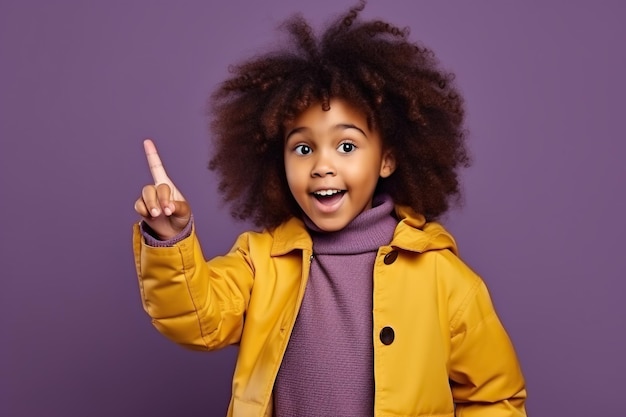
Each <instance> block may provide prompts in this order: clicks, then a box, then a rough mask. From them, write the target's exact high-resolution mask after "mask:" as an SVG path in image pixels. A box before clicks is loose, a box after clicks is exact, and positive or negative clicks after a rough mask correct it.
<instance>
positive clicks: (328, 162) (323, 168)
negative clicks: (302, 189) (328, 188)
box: [311, 152, 337, 178]
mask: <svg viewBox="0 0 626 417" xmlns="http://www.w3.org/2000/svg"><path fill="white" fill-rule="evenodd" d="M336 174H337V171H336V170H335V166H334V164H333V162H332V159H331V158H330V157H329V156H328V155H324V154H322V153H321V152H320V153H318V157H317V159H316V160H315V164H314V165H313V169H312V170H311V177H319V178H322V177H325V176H327V175H329V176H333V177H334V176H335V175H336Z"/></svg>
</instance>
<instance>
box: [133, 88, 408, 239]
mask: <svg viewBox="0 0 626 417" xmlns="http://www.w3.org/2000/svg"><path fill="white" fill-rule="evenodd" d="M285 128H286V129H285V131H286V132H287V135H286V137H285V147H284V158H285V173H286V176H287V182H288V184H289V189H290V190H291V193H292V194H293V196H294V198H295V199H296V201H297V202H298V204H299V205H300V207H301V208H302V211H303V212H304V213H305V214H306V215H307V216H308V217H309V218H310V219H311V220H312V221H313V222H314V223H315V224H316V225H317V227H319V228H320V229H322V230H324V231H328V232H333V231H337V230H341V229H343V228H344V227H345V226H346V225H347V224H348V223H350V222H351V221H352V220H353V219H354V218H355V217H357V216H358V215H359V214H360V213H362V212H363V211H364V210H367V209H369V208H371V207H372V198H373V196H374V190H375V188H376V184H377V183H378V179H379V178H386V177H388V176H389V175H391V174H392V173H393V172H394V170H395V167H396V162H395V158H394V157H393V155H392V154H391V152H389V151H385V150H384V146H383V141H382V138H381V137H380V134H379V132H378V131H376V130H372V129H370V127H369V126H368V123H367V118H366V117H365V115H364V114H363V113H361V112H360V111H359V110H358V109H356V108H355V107H354V106H351V105H350V104H349V103H347V102H346V101H344V100H340V99H333V100H331V102H330V110H328V111H323V110H322V106H321V104H320V103H315V104H313V105H312V106H310V107H309V108H308V109H306V110H305V111H303V112H302V113H301V114H300V115H299V116H298V117H297V118H296V119H294V120H293V122H292V123H289V124H288V125H286V126H285ZM144 151H145V154H146V159H147V161H148V166H149V168H150V173H151V174H152V179H153V181H154V184H148V185H146V186H144V187H143V189H142V190H141V196H140V197H139V198H138V199H137V200H136V201H135V211H136V212H137V213H138V214H139V215H140V216H141V217H142V218H143V220H144V221H145V222H146V223H147V224H148V226H150V228H152V230H153V231H154V233H155V234H156V235H157V236H158V237H159V238H160V239H162V240H167V239H171V238H172V237H174V236H176V235H177V234H178V233H180V232H181V231H182V230H183V229H184V228H185V226H186V225H187V223H189V220H190V219H191V209H190V207H189V204H188V203H187V201H186V200H185V198H184V197H183V195H182V193H181V192H180V191H179V190H178V188H177V187H176V186H175V185H174V183H173V182H172V180H171V179H170V178H169V176H168V175H167V172H166V171H165V168H164V166H163V163H162V162H161V158H160V157H159V154H158V152H157V149H156V146H155V145H154V143H153V142H152V140H150V139H146V140H145V141H144ZM337 190H339V191H340V193H336V191H337ZM316 193H317V194H329V193H330V194H333V193H336V195H335V196H334V197H332V198H327V199H323V198H322V199H319V198H316V197H315V194H316ZM320 200H325V202H321V201H320Z"/></svg>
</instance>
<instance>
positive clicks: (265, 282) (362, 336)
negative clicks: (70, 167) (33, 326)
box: [134, 3, 526, 417]
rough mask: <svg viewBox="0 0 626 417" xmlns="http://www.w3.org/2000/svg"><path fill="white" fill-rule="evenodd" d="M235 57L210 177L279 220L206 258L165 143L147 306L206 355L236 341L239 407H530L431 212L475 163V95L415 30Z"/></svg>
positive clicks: (153, 201)
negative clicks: (416, 38) (468, 131)
mask: <svg viewBox="0 0 626 417" xmlns="http://www.w3.org/2000/svg"><path fill="white" fill-rule="evenodd" d="M362 8H363V4H362V3H361V4H360V5H359V6H358V7H355V8H353V9H351V10H350V11H349V12H348V13H347V14H346V15H345V16H343V17H341V18H340V19H338V20H336V21H335V22H334V23H333V24H331V25H330V26H329V27H328V28H327V29H326V30H325V31H324V32H323V34H322V35H321V37H320V38H317V37H315V36H314V34H313V31H312V30H311V28H310V27H309V26H308V24H307V23H306V22H305V21H304V20H303V19H302V18H300V17H295V18H292V19H290V20H288V21H287V22H286V24H285V28H286V29H287V30H288V32H289V33H290V35H291V39H292V43H291V44H290V45H288V46H286V47H284V49H282V50H278V51H275V52H272V53H268V54H265V55H263V56H257V57H254V58H253V59H251V60H249V61H247V62H245V63H243V64H242V65H239V66H237V67H236V68H235V69H234V70H233V71H234V72H235V76H234V77H233V78H231V79H229V80H227V81H226V82H224V83H223V84H222V85H221V87H220V88H219V89H218V90H217V92H216V93H215V94H214V95H213V101H212V104H213V111H214V112H213V114H214V119H213V122H212V127H213V130H214V133H215V141H216V149H215V154H214V157H213V159H212V160H211V163H210V168H211V169H213V170H215V171H217V173H218V174H220V175H221V183H220V187H219V188H220V191H221V192H222V193H223V195H224V198H225V200H226V201H228V202H231V203H232V204H233V214H234V215H235V216H236V217H237V218H241V219H251V220H253V221H254V222H255V223H256V224H257V225H258V226H262V227H263V230H264V231H262V232H260V233H256V232H248V233H244V234H242V235H241V236H239V238H238V239H237V241H236V243H235V245H234V246H233V248H232V250H231V251H230V252H229V253H228V254H226V255H225V256H221V257H217V258H215V259H212V260H209V261H206V260H205V258H204V257H203V254H202V251H201V248H200V244H199V242H198V239H197V237H196V235H195V233H194V224H193V218H192V215H191V210H190V208H189V205H188V204H187V202H186V201H185V199H184V198H183V196H182V194H181V193H180V192H179V190H178V189H177V188H176V187H175V186H174V184H173V183H172V181H171V180H170V179H169V178H168V176H167V174H166V172H165V170H164V168H163V166H162V164H161V161H160V159H159V156H158V154H157V152H156V148H155V147H154V144H153V143H152V142H151V141H149V140H147V141H146V142H145V150H146V155H147V158H148V162H149V165H150V170H151V172H152V175H153V178H154V185H148V186H146V187H144V188H143V191H142V194H141V197H140V198H139V199H138V200H137V202H136V204H135V209H136V211H137V212H138V213H139V214H140V215H141V216H142V217H143V221H142V222H141V223H140V224H139V225H137V226H136V227H135V233H134V250H135V259H136V266H137V274H138V276H139V285H140V288H141V294H142V299H143V304H144V308H145V310H146V311H147V312H148V314H149V315H150V316H151V317H152V319H153V323H154V325H155V326H156V327H157V329H158V330H159V331H161V332H162V333H163V334H164V335H166V336H167V337H169V338H171V339H172V340H174V341H175V342H177V343H180V344H182V345H185V346H188V347H191V348H195V349H204V350H213V349H219V348H222V347H224V346H227V345H231V344H239V356H238V359H237V365H236V369H235V373H234V378H233V386H232V398H231V402H230V406H229V410H228V415H229V416H244V417H248V416H277V417H283V416H359V417H362V416H368V415H369V416H372V415H374V416H438V417H444V416H446V417H451V416H455V415H456V416H465V417H472V416H473V417H488V416H494V417H495V416H498V417H504V416H524V415H525V411H524V401H525V397H526V392H525V385H524V379H523V376H522V374H521V371H520V368H519V365H518V362H517V359H516V355H515V353H514V350H513V347H512V346H511V342H510V340H509V338H508V336H507V334H506V332H505V330H504V329H503V327H502V325H501V323H500V321H499V320H498V317H497V315H496V313H495V311H494V309H493V306H492V304H491V301H490V298H489V294H488V292H487V289H486V288H485V285H484V283H483V282H482V280H481V279H480V278H479V277H478V276H477V275H476V274H475V273H474V272H472V270H470V269H469V268H468V267H467V266H466V265H465V264H464V263H463V262H462V261H461V260H460V259H459V258H458V257H457V249H456V246H455V243H454V240H453V238H452V237H451V236H450V234H449V233H448V232H446V230H445V229H444V228H443V227H442V226H441V225H439V224H438V223H436V222H434V220H435V219H436V218H437V217H438V216H439V215H441V214H442V213H444V212H445V211H446V210H447V209H448V206H449V203H450V201H451V199H452V198H454V197H458V195H459V179H458V173H457V171H458V168H459V167H461V166H464V165H467V164H468V157H467V154H466V149H465V145H464V135H463V105H462V99H461V97H460V96H459V94H458V93H457V91H456V90H455V89H454V87H453V86H452V85H451V80H452V76H451V75H450V74H447V73H444V72H442V71H441V70H440V69H439V68H438V66H437V63H436V61H435V59H434V57H433V54H432V53H431V52H430V51H429V50H428V49H425V48H423V47H421V46H420V45H417V44H414V43H411V42H409V41H408V40H407V36H408V32H407V31H406V30H401V29H398V28H396V27H394V26H392V25H390V24H388V23H385V22H381V21H360V20H359V19H358V13H359V12H360V11H361V10H362Z"/></svg>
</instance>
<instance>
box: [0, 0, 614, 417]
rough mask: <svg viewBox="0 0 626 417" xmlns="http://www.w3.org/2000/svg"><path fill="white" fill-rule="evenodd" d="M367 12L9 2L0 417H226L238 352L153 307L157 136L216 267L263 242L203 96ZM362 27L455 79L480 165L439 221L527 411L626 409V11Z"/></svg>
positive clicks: (579, 5) (441, 5)
mask: <svg viewBox="0 0 626 417" xmlns="http://www.w3.org/2000/svg"><path fill="white" fill-rule="evenodd" d="M353 4H354V2H353V1H346V0H332V1H331V0H317V1H314V2H313V1H309V2H307V1H302V0H297V1H296V0H290V1H288V0H265V1H262V2H254V1H244V0H232V1H228V2H226V1H208V0H205V1H199V0H198V1H187V0H180V1H176V2H175V1H165V0H154V1H153V0H126V1H122V0H110V1H87V2H86V1H78V0H75V1H71V0H57V1H46V0H30V1H29V0H24V1H19V0H2V1H0V173H1V176H0V194H1V196H0V220H1V221H2V225H1V226H0V245H1V247H0V260H1V263H0V329H1V330H2V333H1V335H0V416H3V417H40V416H49V417H57V416H58V417H61V416H62V417H70V416H76V417H78V416H91V417H99V416H103V417H104V416H107V417H108V416H148V415H150V416H221V415H224V413H225V411H226V408H227V405H228V400H229V393H230V384H231V376H232V370H233V366H234V361H235V357H236V354H237V350H236V348H235V347H233V348H228V349H226V350H223V351H220V352H213V353H198V352H191V351H187V350H185V349H184V348H181V347H179V346H176V345H174V344H173V343H171V342H169V341H168V340H166V339H165V338H164V337H162V336H161V335H159V334H158V333H157V332H156V330H154V329H153V328H152V326H151V324H150V321H149V318H148V317H147V315H145V313H144V312H143V310H142V308H141V303H140V298H139V291H138V287H137V283H136V276H135V271H134V265H133V259H132V252H131V239H130V237H131V225H132V224H133V223H134V222H135V221H137V216H136V214H135V213H134V211H133V208H132V207H133V202H134V200H135V199H136V198H137V197H138V195H139V192H140V190H141V187H142V186H143V185H144V184H146V183H148V182H149V181H150V176H149V172H148V170H147V166H146V162H145V160H144V157H143V154H142V146H141V142H142V140H143V138H145V137H153V138H154V139H155V141H156V143H157V145H158V147H159V150H160V152H161V155H162V158H163V160H164V163H165V165H166V167H167V168H168V171H169V173H170V175H171V176H172V178H173V179H174V181H176V183H177V185H178V186H179V187H180V188H181V190H182V191H183V192H184V193H185V195H186V197H187V198H188V199H189V201H190V202H191V204H192V207H193V209H194V212H195V215H196V220H197V229H198V232H199V235H200V238H201V240H202V244H203V248H204V251H205V255H206V256H207V257H211V256H214V255H217V254H221V253H223V252H225V251H227V250H228V249H229V248H230V246H231V245H232V243H233V242H234V240H235V237H236V235H237V234H238V233H239V232H241V231H243V230H245V229H246V228H248V227H249V225H246V224H242V223H235V222H233V221H232V220H231V218H230V216H229V214H228V207H225V206H224V205H222V204H221V203H220V198H219V195H218V194H217V193H216V187H215V177H214V176H213V174H212V173H211V172H209V171H208V170H207V169H206V166H207V161H208V159H209V140H210V135H209V132H208V128H207V117H206V99H207V96H208V95H209V94H210V92H211V91H212V90H213V89H214V88H215V86H216V85H217V84H218V83H219V82H220V81H221V80H223V79H224V77H225V76H226V75H227V74H228V72H227V69H228V65H229V64H232V63H235V62H237V61H239V60H241V59H243V58H246V57H248V56H250V55H251V54H254V53H257V52H259V51H262V50H266V49H267V47H269V46H271V45H272V42H273V41H274V40H275V39H277V37H276V31H275V28H276V27H277V26H278V24H279V23H280V22H281V21H282V20H283V19H284V18H286V17H288V16H290V15H291V14H292V13H294V12H296V11H301V12H302V13H303V14H304V15H305V16H306V17H308V18H309V19H310V21H311V22H312V23H313V24H314V25H315V26H316V27H318V28H319V27H320V25H322V24H323V23H324V22H325V21H327V19H328V18H329V17H332V16H334V15H336V14H337V13H340V12H343V11H345V10H346V9H347V8H348V7H349V6H351V5H353ZM363 16H364V17H366V18H373V17H380V18H384V19H386V20H389V21H391V22H394V23H396V24H397V25H398V26H402V27H404V26H410V27H411V39H412V40H414V41H421V42H423V43H424V44H425V45H427V46H429V47H431V48H432V49H433V50H434V51H435V53H436V54H437V56H438V58H439V59H440V61H441V63H442V65H443V66H444V67H445V68H447V69H449V70H452V71H454V72H455V73H456V74H457V82H458V85H459V87H460V89H461V91H462V92H463V94H464V96H465V98H466V104H467V109H468V118H467V127H468V129H469V131H470V139H469V140H470V142H469V143H470V148H471V151H472V155H473V158H474V165H473V167H472V168H470V169H468V170H466V171H464V173H463V178H464V191H465V202H464V206H463V207H462V208H460V209H456V210H454V211H452V212H450V213H449V215H448V216H447V217H446V218H444V219H443V220H444V223H445V224H446V225H447V227H448V228H449V229H450V230H451V231H452V232H453V233H454V234H455V236H456V238H457V240H458V243H459V246H460V251H461V255H462V257H463V258H464V260H465V261H466V262H467V263H468V264H469V265H471V266H472V267H473V268H474V269H475V270H476V271H478V272H479V273H480V274H481V275H482V276H483V278H484V279H485V281H486V282H487V284H488V286H489V288H490V289H491V293H492V297H493V299H494V303H495V305H496V308H497V310H498V312H499V314H500V316H501V319H502V321H503V322H504V324H505V326H506V327H507V329H508V331H509V333H510V336H511V338H512V339H513V342H514V344H515V346H516V349H517V352H518V354H519V358H520V361H521V363H522V367H523V370H524V373H525V375H526V378H527V384H528V393H529V400H528V403H527V406H528V411H529V414H530V415H531V416H534V417H540V416H545V417H548V416H550V417H551V416H570V417H576V416H581V417H582V416H607V417H620V416H624V406H623V390H624V388H625V384H624V375H625V374H626V360H625V359H624V352H626V336H625V334H624V333H625V330H626V329H625V325H624V318H625V317H626V308H625V303H624V293H625V290H626V283H625V282H624V281H625V278H626V276H625V275H626V274H625V270H626V261H625V259H626V256H625V255H624V249H625V247H624V243H623V235H624V233H625V232H626V227H625V226H626V221H625V220H624V211H625V209H626V196H625V195H624V189H625V187H624V182H625V181H624V180H625V178H626V168H625V165H626V164H625V163H624V161H623V159H624V154H625V153H626V144H625V133H624V132H625V129H624V118H625V116H624V115H625V113H626V111H625V110H626V106H625V104H624V103H625V99H624V96H625V94H626V82H625V81H624V78H623V77H624V75H623V74H624V73H626V57H625V55H626V54H625V52H624V51H626V48H625V47H624V41H625V40H626V25H624V23H623V22H624V18H625V17H626V6H624V3H623V2H619V1H600V2H594V1H591V0H590V1H586V2H581V1H565V0H563V1H555V0H553V1H542V2H522V1H495V0H480V1H474V2H466V1H460V0H459V1H446V2H442V1H434V0H433V1H415V0H394V1H383V0H371V1H370V3H369V5H368V6H367V8H366V10H365V11H364V13H363ZM233 152H237V150H236V149H233ZM425 343H427V341H425Z"/></svg>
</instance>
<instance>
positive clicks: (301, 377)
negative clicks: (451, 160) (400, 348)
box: [274, 196, 397, 417]
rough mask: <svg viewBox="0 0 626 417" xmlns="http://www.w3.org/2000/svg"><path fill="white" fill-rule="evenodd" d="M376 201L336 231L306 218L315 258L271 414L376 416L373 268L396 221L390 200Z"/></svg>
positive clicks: (389, 237)
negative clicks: (327, 231)
mask: <svg viewBox="0 0 626 417" xmlns="http://www.w3.org/2000/svg"><path fill="white" fill-rule="evenodd" d="M373 205H374V207H373V208H372V209H369V210H366V211H364V212H363V213H361V214H360V215H359V216H357V217H356V218H355V219H354V220H353V221H352V222H351V223H350V224H348V225H347V226H346V227H345V228H344V229H342V230H340V231H337V232H332V233H325V232H321V231H320V230H319V229H318V228H317V227H315V225H314V224H313V223H312V222H311V221H310V220H309V221H307V222H306V223H307V227H308V228H309V231H310V233H311V237H312V239H313V253H314V258H313V262H312V263H311V270H310V273H309V281H308V283H307V286H306V291H305V293H304V299H303V301H302V306H301V307H300V311H299V313H298V317H297V319H296V323H295V326H294V328H293V332H292V333H291V338H290V339H289V344H288V346H287V350H286V352H285V356H284V358H283V361H282V363H281V367H280V370H279V372H278V376H277V378H276V383H275V385H274V416H275V417H287V416H289V417H291V416H298V417H307V416H311V417H319V416H341V417H348V416H355V417H356V416H358V417H363V416H368V415H369V416H371V415H373V413H374V353H373V341H372V340H373V339H372V337H373V336H372V331H373V330H372V308H373V301H372V292H373V268H374V261H375V259H376V254H377V252H378V249H379V247H381V246H384V245H388V244H389V242H391V239H392V237H393V232H394V230H395V227H396V225H397V220H396V219H395V218H394V217H392V213H393V210H394V205H393V202H392V201H391V199H390V198H389V197H387V196H380V197H377V198H375V200H374V204H373Z"/></svg>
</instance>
